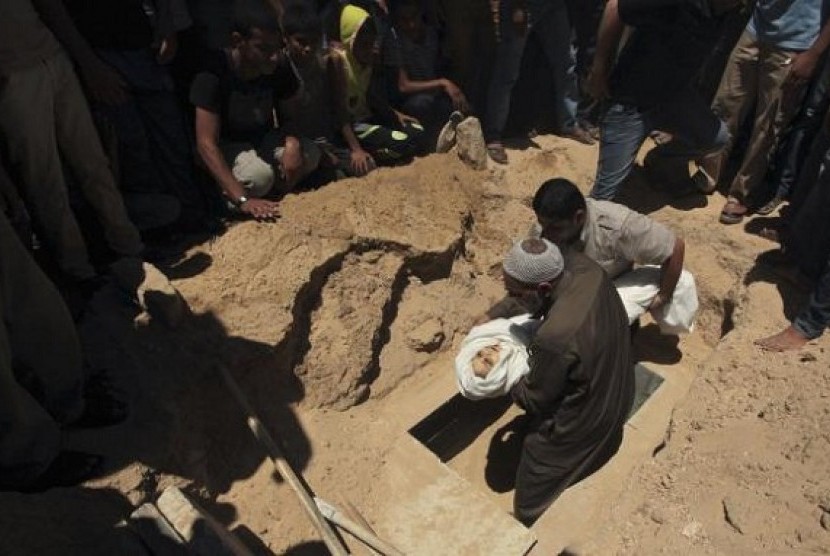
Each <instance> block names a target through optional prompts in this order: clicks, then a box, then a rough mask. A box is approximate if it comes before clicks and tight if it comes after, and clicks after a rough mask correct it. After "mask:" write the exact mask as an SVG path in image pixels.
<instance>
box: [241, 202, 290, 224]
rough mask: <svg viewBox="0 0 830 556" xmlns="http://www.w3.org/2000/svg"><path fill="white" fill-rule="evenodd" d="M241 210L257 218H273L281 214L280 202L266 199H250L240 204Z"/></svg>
mask: <svg viewBox="0 0 830 556" xmlns="http://www.w3.org/2000/svg"><path fill="white" fill-rule="evenodd" d="M239 210H240V211H242V212H243V213H245V214H247V215H249V216H253V217H254V218H256V219H257V220H272V219H274V218H276V217H278V216H279V215H280V204H279V203H277V202H275V201H267V200H265V199H248V200H247V201H245V202H244V203H242V204H241V205H240V206H239Z"/></svg>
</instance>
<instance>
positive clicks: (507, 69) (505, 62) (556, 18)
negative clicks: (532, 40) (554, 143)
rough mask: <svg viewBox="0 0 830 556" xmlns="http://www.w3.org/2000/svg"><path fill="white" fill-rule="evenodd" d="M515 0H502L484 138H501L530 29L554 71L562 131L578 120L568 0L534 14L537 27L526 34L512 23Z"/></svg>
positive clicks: (558, 1) (489, 139)
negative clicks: (499, 40) (519, 32)
mask: <svg viewBox="0 0 830 556" xmlns="http://www.w3.org/2000/svg"><path fill="white" fill-rule="evenodd" d="M511 12H512V2H502V9H501V14H500V15H501V21H502V25H501V42H500V43H499V44H498V45H496V60H495V63H494V65H493V73H492V77H491V78H490V86H489V88H488V92H487V111H486V113H485V117H484V129H483V131H484V139H485V140H486V141H488V142H490V141H498V140H500V139H501V136H502V131H504V126H505V124H506V123H507V117H508V115H509V113H510V96H511V94H512V92H513V86H514V85H515V84H516V81H517V80H518V78H519V72H520V70H521V66H522V55H523V54H524V50H525V46H526V45H527V37H528V34H529V33H530V32H533V33H536V34H537V35H538V37H539V39H540V43H541V45H542V50H543V52H544V54H545V57H546V58H547V60H548V64H549V65H550V67H551V70H552V72H553V76H552V77H553V89H554V94H555V97H554V99H553V100H554V107H555V109H556V123H557V127H559V129H558V131H562V130H564V129H565V128H568V127H573V125H574V124H575V123H576V107H577V103H578V102H579V98H578V91H577V85H576V73H575V69H576V66H575V63H574V62H573V57H572V54H571V26H570V20H569V19H568V10H567V6H566V5H565V2H564V0H555V1H554V2H552V3H551V5H550V6H548V7H546V9H545V10H544V11H542V12H541V13H538V14H531V22H532V24H533V29H532V30H529V31H528V32H526V33H525V34H524V35H519V34H518V33H516V30H515V28H514V27H513V25H512V23H511V18H512V14H511Z"/></svg>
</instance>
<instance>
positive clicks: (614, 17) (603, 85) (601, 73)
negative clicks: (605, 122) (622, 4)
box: [587, 0, 625, 99]
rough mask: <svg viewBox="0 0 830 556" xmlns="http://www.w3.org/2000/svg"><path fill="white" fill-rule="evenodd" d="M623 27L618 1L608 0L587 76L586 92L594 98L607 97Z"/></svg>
mask: <svg viewBox="0 0 830 556" xmlns="http://www.w3.org/2000/svg"><path fill="white" fill-rule="evenodd" d="M624 27H625V25H624V24H623V21H622V19H621V18H620V10H619V4H618V1H617V0H608V3H607V4H606V5H605V10H604V11H603V13H602V20H601V21H600V24H599V31H598V32H597V49H596V54H594V63H593V65H592V66H591V71H590V74H589V76H588V84H587V85H588V91H589V92H590V93H591V95H592V96H593V97H594V98H597V99H604V98H607V97H608V96H609V92H608V77H609V76H610V75H611V68H612V67H613V65H614V55H615V54H616V53H617V47H618V46H619V44H620V39H621V38H622V32H623V29H624Z"/></svg>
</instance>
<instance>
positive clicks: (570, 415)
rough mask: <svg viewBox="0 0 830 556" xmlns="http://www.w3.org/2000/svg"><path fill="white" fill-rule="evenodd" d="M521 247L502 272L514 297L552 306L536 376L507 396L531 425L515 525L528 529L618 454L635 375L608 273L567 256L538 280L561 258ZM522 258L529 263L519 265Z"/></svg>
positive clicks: (540, 338) (535, 352) (532, 362)
mask: <svg viewBox="0 0 830 556" xmlns="http://www.w3.org/2000/svg"><path fill="white" fill-rule="evenodd" d="M540 243H541V244H543V245H544V247H545V248H546V250H545V251H541V247H538V245H539V244H540ZM519 245H520V247H514V249H513V250H512V251H511V253H510V254H508V257H507V258H506V259H505V263H504V273H505V284H506V285H507V288H508V291H509V292H510V293H511V296H520V297H522V296H526V295H528V294H529V293H530V292H533V294H534V295H538V296H541V297H540V298H541V299H542V301H543V303H544V304H545V305H547V313H546V314H545V316H544V322H543V323H542V326H541V327H540V328H539V330H538V331H537V333H536V334H535V336H534V338H533V340H532V341H531V343H530V346H529V348H528V354H529V357H528V365H529V367H530V371H529V373H528V374H527V375H525V376H524V377H523V378H521V379H520V380H519V382H518V383H517V384H516V385H515V386H514V387H513V389H512V390H511V395H512V397H513V400H514V401H515V402H516V404H517V405H519V406H520V407H522V408H523V409H524V410H525V411H526V412H527V413H528V415H529V417H530V418H531V423H530V426H529V429H528V432H527V435H526V436H525V438H524V441H523V445H522V456H521V459H520V462H519V467H518V469H517V471H516V492H515V497H514V515H515V516H516V519H518V520H519V521H521V522H522V523H524V524H526V525H530V524H532V523H533V522H534V521H536V520H537V519H538V518H539V517H540V516H541V515H542V513H544V511H545V510H546V509H547V508H548V507H549V506H550V504H551V503H552V502H553V501H554V500H555V499H556V498H557V497H558V496H559V495H560V494H561V493H562V491H564V490H565V489H566V488H568V487H569V486H571V485H572V484H574V483H576V482H578V481H580V480H582V479H584V478H585V477H587V476H588V475H590V474H591V473H593V472H595V471H596V470H597V469H599V468H600V467H601V466H602V465H604V464H605V463H606V462H607V461H608V460H609V459H610V458H611V457H612V456H613V455H614V454H615V453H616V451H617V449H618V448H619V446H620V443H621V442H622V436H623V427H624V426H625V422H626V418H627V416H628V412H629V410H630V409H631V404H632V401H633V398H634V370H633V362H632V359H631V345H630V344H631V336H630V334H629V329H628V319H627V317H626V313H625V310H624V308H623V305H622V301H621V300H620V298H619V296H618V295H617V292H616V290H615V289H614V287H613V285H612V284H611V281H610V279H609V278H608V276H607V275H606V274H605V272H604V271H603V270H602V269H601V268H600V267H599V266H598V265H597V264H596V263H595V262H593V261H592V260H590V259H589V258H588V257H586V256H585V255H583V254H581V253H578V252H571V253H568V254H567V255H566V257H565V259H564V262H563V265H562V266H564V271H563V272H560V274H559V276H558V277H556V278H555V279H553V280H550V279H543V280H537V279H533V276H535V275H538V269H543V268H545V266H546V265H547V266H553V263H554V262H555V258H553V257H550V258H546V257H545V255H546V254H547V253H548V252H549V251H553V253H554V254H555V257H561V255H559V251H558V249H556V247H554V246H553V244H552V243H550V242H547V241H546V240H538V239H536V240H533V239H529V240H525V241H524V242H522V243H521V244H519ZM525 246H527V247H525ZM519 249H524V253H523V254H521V253H520V254H519V255H515V253H519ZM560 260H561V259H560ZM523 275H524V277H523ZM533 284H535V286H533ZM531 286H532V287H531ZM543 309H545V306H543Z"/></svg>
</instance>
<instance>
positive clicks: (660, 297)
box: [648, 237, 686, 311]
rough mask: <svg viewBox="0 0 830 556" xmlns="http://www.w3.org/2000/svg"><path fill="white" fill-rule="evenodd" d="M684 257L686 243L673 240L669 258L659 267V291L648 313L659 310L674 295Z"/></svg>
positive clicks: (681, 240) (679, 239)
mask: <svg viewBox="0 0 830 556" xmlns="http://www.w3.org/2000/svg"><path fill="white" fill-rule="evenodd" d="M685 257H686V243H685V242H684V241H683V239H682V238H679V237H678V238H677V239H675V240H674V250H673V251H672V254H671V256H669V258H668V259H666V261H665V262H664V263H663V264H662V265H661V267H660V289H659V291H658V292H657V295H656V296H654V299H653V300H652V301H651V305H649V307H648V309H649V311H653V310H655V309H659V308H660V307H662V306H663V305H665V304H666V303H668V302H669V301H671V298H672V296H673V295H674V289H675V288H676V287H677V281H678V280H679V279H680V273H681V272H683V260H684V258H685Z"/></svg>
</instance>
